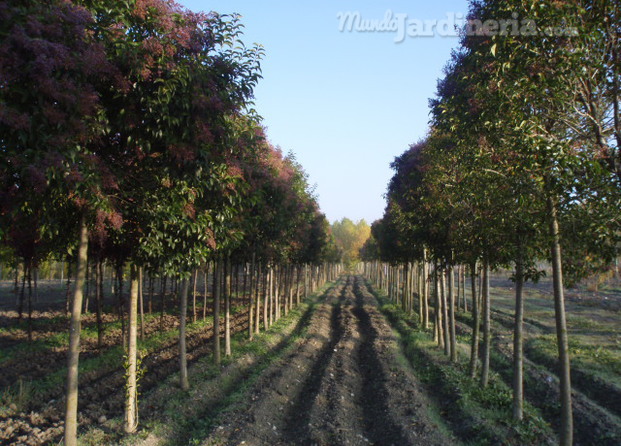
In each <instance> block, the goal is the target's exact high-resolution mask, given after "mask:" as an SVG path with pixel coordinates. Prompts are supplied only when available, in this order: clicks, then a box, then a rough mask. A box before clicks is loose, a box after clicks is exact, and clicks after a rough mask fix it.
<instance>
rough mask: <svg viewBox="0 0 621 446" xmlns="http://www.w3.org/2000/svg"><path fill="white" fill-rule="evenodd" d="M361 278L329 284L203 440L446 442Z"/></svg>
mask: <svg viewBox="0 0 621 446" xmlns="http://www.w3.org/2000/svg"><path fill="white" fill-rule="evenodd" d="M397 351H398V347H397V342H396V339H395V338H394V336H393V334H392V331H391V329H390V326H389V325H388V322H387V321H386V320H385V319H384V317H383V316H382V315H381V313H380V312H379V311H378V309H377V302H376V300H375V298H374V297H373V295H372V294H371V293H370V292H369V290H368V289H367V288H366V285H365V283H364V281H363V279H362V278H360V277H358V276H347V277H343V278H342V279H341V280H339V282H338V284H337V285H336V286H335V287H333V288H332V289H331V290H329V291H328V292H327V293H326V295H325V299H324V300H323V301H322V302H320V303H319V304H318V305H317V308H316V310H315V312H314V314H313V316H312V317H311V319H310V321H309V326H308V330H307V336H306V337H305V339H304V340H303V341H302V343H301V345H300V347H299V348H297V349H295V351H293V352H292V353H290V354H288V355H286V356H285V357H284V358H283V359H282V360H280V361H277V362H276V363H274V364H273V365H271V366H270V367H268V368H267V369H266V370H265V372H264V373H263V374H262V375H261V376H260V378H259V379H258V380H257V382H256V384H255V385H254V386H253V387H252V389H251V391H250V394H249V396H248V398H247V400H246V402H245V403H244V404H241V405H240V406H239V407H237V408H235V409H234V410H232V411H230V412H227V414H226V422H223V423H221V424H220V425H219V426H217V427H216V428H215V429H214V430H213V432H212V433H211V435H210V436H209V438H207V439H206V440H205V441H204V443H203V444H205V445H212V444H230V445H239V444H244V445H291V444H296V445H369V444H377V445H399V446H402V445H446V444H452V443H454V440H453V439H451V438H447V437H446V436H445V434H443V433H442V432H441V431H440V429H439V428H438V426H437V425H436V424H435V423H434V422H433V421H431V420H430V419H429V417H428V415H427V412H426V406H427V404H428V402H427V398H426V396H425V394H424V391H423V390H422V387H421V386H420V384H419V383H418V381H417V379H416V378H415V377H414V376H413V375H412V374H411V373H410V371H409V370H408V369H406V368H405V367H404V366H402V365H401V363H400V362H399V361H398V358H397V356H396V355H397Z"/></svg>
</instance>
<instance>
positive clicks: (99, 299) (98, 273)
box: [95, 259, 104, 349]
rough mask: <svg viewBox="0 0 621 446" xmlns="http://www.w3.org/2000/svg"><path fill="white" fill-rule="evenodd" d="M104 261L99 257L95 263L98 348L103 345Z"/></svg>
mask: <svg viewBox="0 0 621 446" xmlns="http://www.w3.org/2000/svg"><path fill="white" fill-rule="evenodd" d="M103 279H104V278H103V262H102V261H101V259H97V263H96V265H95V282H96V284H95V307H96V308H95V311H96V313H97V315H96V317H97V348H98V349H101V348H102V347H103V334H104V333H103V330H104V329H103V319H102V317H103V297H104V295H103V281H104V280H103Z"/></svg>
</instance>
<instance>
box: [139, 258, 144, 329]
mask: <svg viewBox="0 0 621 446" xmlns="http://www.w3.org/2000/svg"><path fill="white" fill-rule="evenodd" d="M142 271H143V269H142V267H140V268H139V269H138V299H139V302H140V340H141V341H144V295H143V294H144V293H143V292H142V291H143V290H142V288H143V277H142V276H143V274H142Z"/></svg>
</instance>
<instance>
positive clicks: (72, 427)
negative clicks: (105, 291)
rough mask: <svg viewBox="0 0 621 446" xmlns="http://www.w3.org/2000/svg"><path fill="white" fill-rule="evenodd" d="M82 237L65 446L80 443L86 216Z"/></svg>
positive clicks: (74, 301)
mask: <svg viewBox="0 0 621 446" xmlns="http://www.w3.org/2000/svg"><path fill="white" fill-rule="evenodd" d="M79 227H80V239H79V244H78V259H77V260H78V263H77V274H76V281H75V288H74V290H73V299H72V305H71V322H70V326H69V327H70V328H69V350H68V355H67V398H66V406H65V446H77V444H78V438H77V433H78V362H79V358H80V328H81V324H80V320H81V316H82V314H81V311H82V298H83V292H84V281H85V278H86V263H87V262H88V230H87V228H86V217H85V216H84V215H82V216H81V217H80V226H79Z"/></svg>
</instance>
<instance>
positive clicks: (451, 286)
mask: <svg viewBox="0 0 621 446" xmlns="http://www.w3.org/2000/svg"><path fill="white" fill-rule="evenodd" d="M448 276H449V277H448V300H449V330H450V338H451V361H452V362H457V335H456V333H455V272H454V270H453V266H452V265H449V268H448Z"/></svg>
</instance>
